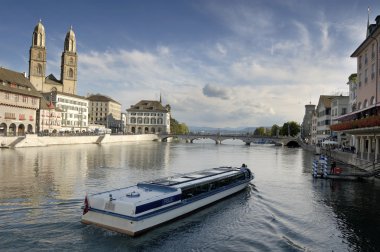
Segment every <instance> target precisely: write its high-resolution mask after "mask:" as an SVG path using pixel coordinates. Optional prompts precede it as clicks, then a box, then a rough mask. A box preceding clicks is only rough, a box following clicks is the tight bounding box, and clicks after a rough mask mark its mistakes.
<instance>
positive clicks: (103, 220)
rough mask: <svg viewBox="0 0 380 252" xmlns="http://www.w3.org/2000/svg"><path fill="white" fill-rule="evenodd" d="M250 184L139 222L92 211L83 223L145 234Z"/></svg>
mask: <svg viewBox="0 0 380 252" xmlns="http://www.w3.org/2000/svg"><path fill="white" fill-rule="evenodd" d="M248 183H249V181H248V182H245V183H242V184H240V185H237V186H235V187H233V188H229V189H227V190H224V191H221V192H218V193H216V194H213V195H209V196H207V197H205V198H202V199H200V200H196V201H194V202H192V203H188V204H182V203H181V206H180V207H178V208H174V209H172V210H170V211H167V212H163V213H160V214H157V215H153V216H152V217H148V218H143V219H141V220H137V221H134V220H131V219H128V218H127V217H125V218H123V217H120V216H116V215H112V214H108V213H105V212H104V213H103V212H98V211H92V210H91V209H90V210H89V211H88V212H87V213H86V214H84V215H82V222H83V223H85V224H93V225H97V226H100V227H103V228H106V229H109V230H113V231H116V232H119V233H125V234H128V235H130V236H135V235H137V234H140V233H143V232H144V231H147V230H148V229H150V228H152V227H155V226H157V225H160V224H162V223H165V222H168V221H170V220H173V219H175V218H177V217H180V216H182V215H185V214H187V213H190V212H192V211H195V210H197V209H199V208H202V207H204V206H206V205H208V204H211V203H213V202H215V201H218V200H220V199H223V198H225V197H227V196H229V195H232V194H234V193H236V192H238V191H240V190H243V189H244V188H245V187H246V186H247V185H248Z"/></svg>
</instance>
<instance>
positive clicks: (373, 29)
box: [331, 16, 380, 162]
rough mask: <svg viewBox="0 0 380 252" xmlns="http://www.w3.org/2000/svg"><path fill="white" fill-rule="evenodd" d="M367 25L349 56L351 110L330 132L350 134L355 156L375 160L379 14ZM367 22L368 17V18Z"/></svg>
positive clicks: (379, 148)
mask: <svg viewBox="0 0 380 252" xmlns="http://www.w3.org/2000/svg"><path fill="white" fill-rule="evenodd" d="M375 21H376V23H374V24H371V25H368V26H367V36H366V38H365V39H364V41H363V42H362V43H361V44H360V45H359V47H358V48H356V50H355V51H354V52H353V53H352V55H351V57H353V58H356V59H357V80H356V82H355V83H356V84H357V85H356V87H355V92H356V93H355V94H354V95H355V96H356V97H355V99H352V100H351V103H352V105H351V110H352V112H350V113H348V114H346V115H343V116H341V117H339V118H338V120H339V121H340V122H339V123H338V124H335V125H332V127H331V129H332V130H334V131H339V132H344V133H347V134H351V135H352V136H353V137H352V138H353V139H351V144H352V145H354V147H355V151H356V153H357V157H358V158H359V159H360V160H362V161H366V162H378V161H379V154H380V140H379V139H380V112H379V106H380V101H379V98H380V88H379V78H380V66H379V64H378V62H379V60H380V59H379V56H380V54H379V53H380V52H379V46H380V44H379V40H380V16H377V17H376V19H375ZM368 24H369V20H368Z"/></svg>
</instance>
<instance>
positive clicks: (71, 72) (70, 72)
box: [68, 68, 74, 78]
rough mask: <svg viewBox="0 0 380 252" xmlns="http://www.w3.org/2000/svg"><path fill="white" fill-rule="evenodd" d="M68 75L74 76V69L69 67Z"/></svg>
mask: <svg viewBox="0 0 380 252" xmlns="http://www.w3.org/2000/svg"><path fill="white" fill-rule="evenodd" d="M68 74H69V77H70V78H72V77H73V76H74V71H73V69H72V68H70V69H69V73H68Z"/></svg>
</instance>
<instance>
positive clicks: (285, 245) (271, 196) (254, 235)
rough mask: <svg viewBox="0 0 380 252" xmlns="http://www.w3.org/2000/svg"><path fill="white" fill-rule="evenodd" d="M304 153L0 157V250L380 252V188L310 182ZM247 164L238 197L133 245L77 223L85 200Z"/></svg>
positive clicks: (171, 147) (232, 147) (197, 147)
mask: <svg viewBox="0 0 380 252" xmlns="http://www.w3.org/2000/svg"><path fill="white" fill-rule="evenodd" d="M313 158H314V156H313V155H312V154H311V153H309V152H306V151H304V150H302V149H289V148H283V147H274V146H270V145H251V146H246V145H243V144H241V142H239V141H237V142H235V141H226V142H224V144H221V145H216V144H213V143H211V142H207V141H205V142H196V143H193V144H189V143H159V142H140V143H120V144H106V145H91V144H87V145H72V146H71V145H67V146H51V147H41V148H23V149H13V150H12V149H1V150H0V251H52V250H55V251H380V204H379V202H380V183H379V181H377V180H367V181H361V182H358V181H333V180H323V179H313V178H312V176H311V173H310V171H311V163H312V160H313ZM242 163H245V164H247V165H248V167H249V168H251V170H252V171H253V172H254V173H255V179H254V180H253V182H252V184H251V185H250V186H249V187H247V188H246V189H245V190H243V191H242V192H240V193H237V194H235V195H234V196H232V197H229V198H227V199H225V200H222V201H220V202H218V203H216V204H213V205H211V206H210V207H207V208H205V209H203V210H200V211H198V212H195V213H194V214H192V215H190V216H187V217H185V218H182V219H179V220H177V221H175V222H171V223H168V224H166V225H163V226H160V227H158V228H155V229H153V230H151V231H149V232H148V233H146V234H144V235H142V236H139V237H137V238H131V237H128V236H126V235H122V234H118V233H115V232H111V231H106V230H103V229H100V228H96V227H93V226H89V225H83V224H81V222H80V217H81V214H82V210H81V206H82V204H83V199H84V196H85V194H86V193H95V192H101V191H105V190H110V189H114V188H120V187H125V186H128V185H133V184H135V183H137V182H140V181H144V180H150V179H155V178H159V177H166V176H171V175H173V174H176V173H184V172H190V171H196V170H201V169H205V168H212V167H218V166H240V165H241V164H242Z"/></svg>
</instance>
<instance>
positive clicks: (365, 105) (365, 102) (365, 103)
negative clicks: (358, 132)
mask: <svg viewBox="0 0 380 252" xmlns="http://www.w3.org/2000/svg"><path fill="white" fill-rule="evenodd" d="M367 106H368V101H367V99H365V100H364V103H363V108H366V107H367Z"/></svg>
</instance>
